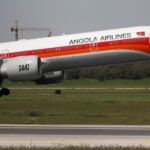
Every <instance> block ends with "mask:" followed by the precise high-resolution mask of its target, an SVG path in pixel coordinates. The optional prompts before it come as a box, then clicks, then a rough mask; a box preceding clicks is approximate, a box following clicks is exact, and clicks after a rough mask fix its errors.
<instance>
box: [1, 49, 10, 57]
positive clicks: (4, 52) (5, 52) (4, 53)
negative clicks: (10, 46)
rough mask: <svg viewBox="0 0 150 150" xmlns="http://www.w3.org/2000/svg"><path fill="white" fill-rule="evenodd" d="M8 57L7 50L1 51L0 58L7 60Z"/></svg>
mask: <svg viewBox="0 0 150 150" xmlns="http://www.w3.org/2000/svg"><path fill="white" fill-rule="evenodd" d="M8 57H9V50H2V51H1V58H8Z"/></svg>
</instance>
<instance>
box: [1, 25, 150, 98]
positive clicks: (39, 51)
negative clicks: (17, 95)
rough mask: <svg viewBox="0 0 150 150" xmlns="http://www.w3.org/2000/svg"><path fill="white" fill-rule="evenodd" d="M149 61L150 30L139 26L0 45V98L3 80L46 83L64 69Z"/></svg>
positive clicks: (61, 73)
mask: <svg viewBox="0 0 150 150" xmlns="http://www.w3.org/2000/svg"><path fill="white" fill-rule="evenodd" d="M149 59H150V27H149V26H139V27H129V28H121V29H113V30H105V31H96V32H87V33H80V34H72V35H61V36H54V37H46V38H38V39H29V40H25V39H23V40H19V41H13V42H6V43H0V87H1V90H0V96H2V95H9V94H10V90H9V89H7V88H3V87H2V83H3V80H5V79H8V80H11V81H27V80H29V81H35V82H36V83H37V84H46V83H51V81H55V79H56V80H57V79H60V81H61V80H62V79H63V76H64V70H66V69H73V68H81V67H89V66H102V65H112V64H120V63H129V62H137V61H146V60H149Z"/></svg>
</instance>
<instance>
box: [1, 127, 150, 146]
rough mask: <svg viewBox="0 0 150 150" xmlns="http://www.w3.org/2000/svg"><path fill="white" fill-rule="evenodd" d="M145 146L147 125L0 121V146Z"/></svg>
mask: <svg viewBox="0 0 150 150" xmlns="http://www.w3.org/2000/svg"><path fill="white" fill-rule="evenodd" d="M70 145H71V146H81V145H82V146H91V147H94V146H145V147H150V126H98V125H44V126H43V125H1V126H0V146H44V147H49V146H51V147H55V146H59V147H63V146H70Z"/></svg>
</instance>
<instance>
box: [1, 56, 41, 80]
mask: <svg viewBox="0 0 150 150" xmlns="http://www.w3.org/2000/svg"><path fill="white" fill-rule="evenodd" d="M0 76H1V78H8V79H9V80H11V81H26V80H36V79H39V78H40V77H41V76H42V69H41V61H40V58H38V57H36V56H28V57H26V56H23V57H16V58H9V59H6V60H3V64H2V66H1V68H0Z"/></svg>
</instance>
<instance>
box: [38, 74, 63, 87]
mask: <svg viewBox="0 0 150 150" xmlns="http://www.w3.org/2000/svg"><path fill="white" fill-rule="evenodd" d="M63 78H64V71H51V72H44V73H43V74H42V77H41V78H40V79H38V80H36V81H35V82H36V83H37V84H52V83H59V82H62V81H63Z"/></svg>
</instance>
